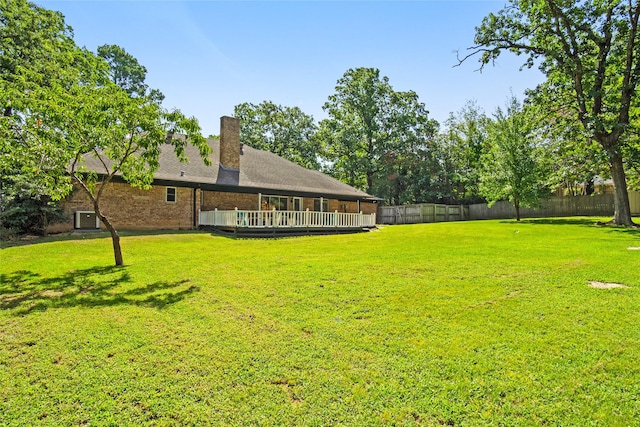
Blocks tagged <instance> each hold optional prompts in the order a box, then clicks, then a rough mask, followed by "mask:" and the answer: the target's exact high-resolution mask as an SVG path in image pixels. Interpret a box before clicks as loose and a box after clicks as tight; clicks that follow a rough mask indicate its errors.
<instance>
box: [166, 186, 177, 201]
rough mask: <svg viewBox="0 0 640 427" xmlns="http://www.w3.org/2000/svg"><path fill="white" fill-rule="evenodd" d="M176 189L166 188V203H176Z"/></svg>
mask: <svg viewBox="0 0 640 427" xmlns="http://www.w3.org/2000/svg"><path fill="white" fill-rule="evenodd" d="M176 193H177V191H176V187H167V197H166V200H167V203H175V202H176V201H177V199H178V198H177V195H176Z"/></svg>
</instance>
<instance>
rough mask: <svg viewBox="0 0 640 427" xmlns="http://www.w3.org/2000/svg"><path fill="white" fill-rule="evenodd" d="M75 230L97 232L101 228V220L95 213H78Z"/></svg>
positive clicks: (76, 213)
mask: <svg viewBox="0 0 640 427" xmlns="http://www.w3.org/2000/svg"><path fill="white" fill-rule="evenodd" d="M74 228H75V229H77V230H95V229H99V228H100V219H99V218H98V216H97V215H96V213H95V212H94V211H76V212H75V218H74Z"/></svg>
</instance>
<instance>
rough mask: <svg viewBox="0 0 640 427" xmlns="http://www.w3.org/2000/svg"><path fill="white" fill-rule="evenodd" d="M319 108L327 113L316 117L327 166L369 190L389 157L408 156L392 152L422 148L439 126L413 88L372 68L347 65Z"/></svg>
mask: <svg viewBox="0 0 640 427" xmlns="http://www.w3.org/2000/svg"><path fill="white" fill-rule="evenodd" d="M323 109H324V110H325V111H326V112H327V114H328V116H329V117H328V118H327V119H325V120H323V121H322V122H321V123H320V132H319V137H320V138H321V141H322V143H323V146H324V155H325V157H326V158H327V159H328V160H329V162H330V168H329V171H330V172H331V173H332V174H333V175H334V176H336V177H337V178H338V179H341V180H342V181H344V182H346V183H348V184H350V185H353V186H355V187H357V188H360V189H362V190H365V191H367V192H369V193H374V192H375V182H376V180H380V179H384V174H385V173H387V172H388V170H389V166H390V165H389V163H388V162H389V161H390V160H391V159H393V158H396V159H402V158H403V157H404V159H405V160H406V156H398V155H395V154H401V153H402V154H404V153H406V152H409V151H412V152H416V150H418V149H426V148H427V146H428V144H427V142H428V140H429V139H430V138H432V137H433V135H434V133H435V130H436V128H437V123H436V122H435V121H433V120H430V119H429V118H428V111H427V110H426V109H425V106H424V104H423V103H421V102H420V101H419V99H418V95H417V94H416V93H415V92H413V91H407V92H396V91H395V90H393V88H392V87H391V85H390V84H389V79H388V78H387V77H381V76H380V71H379V70H378V69H375V68H356V69H349V70H347V72H346V73H345V74H344V75H343V76H342V78H340V79H339V80H338V83H337V86H336V92H335V94H333V95H331V96H329V100H328V101H327V102H326V103H325V104H324V106H323ZM394 155H395V156H394ZM391 166H393V165H391ZM404 166H406V163H405V164H404V165H398V168H399V169H402V168H403V167H404ZM381 174H382V175H383V176H381ZM389 188H392V187H389ZM396 189H397V188H396ZM380 196H381V197H385V195H380ZM385 198H387V199H388V198H389V197H385ZM391 198H397V197H393V196H392V197H391Z"/></svg>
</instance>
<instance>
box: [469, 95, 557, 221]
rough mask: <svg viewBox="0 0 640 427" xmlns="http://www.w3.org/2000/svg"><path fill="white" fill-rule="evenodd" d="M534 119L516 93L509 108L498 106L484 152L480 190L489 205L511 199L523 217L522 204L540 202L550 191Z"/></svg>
mask: <svg viewBox="0 0 640 427" xmlns="http://www.w3.org/2000/svg"><path fill="white" fill-rule="evenodd" d="M532 123H533V121H532V120H531V118H529V117H528V116H527V113H526V112H525V111H523V110H522V109H521V107H520V105H519V103H518V100H517V99H516V98H515V97H512V98H511V99H510V101H509V103H508V105H507V108H506V111H503V110H502V109H500V108H498V109H497V111H496V113H495V121H494V122H492V123H491V124H490V125H489V127H488V135H487V145H488V149H487V151H486V152H485V154H484V155H483V156H482V169H481V175H480V192H481V193H482V195H483V196H484V197H485V198H486V199H487V201H488V202H489V206H491V205H493V204H494V203H495V202H497V201H499V200H509V201H510V202H512V203H513V206H514V208H515V210H516V220H517V221H520V207H521V206H529V207H534V206H536V205H537V204H538V203H539V201H540V199H541V198H542V197H543V196H545V195H548V190H547V188H546V186H545V181H546V176H545V173H544V168H543V165H542V164H541V162H540V155H539V153H538V150H537V148H536V144H535V138H534V129H533V128H532V126H531V124H532Z"/></svg>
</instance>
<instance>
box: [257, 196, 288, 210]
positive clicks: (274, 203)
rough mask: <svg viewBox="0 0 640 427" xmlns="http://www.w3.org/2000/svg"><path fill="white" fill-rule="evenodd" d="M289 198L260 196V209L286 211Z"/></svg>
mask: <svg viewBox="0 0 640 427" xmlns="http://www.w3.org/2000/svg"><path fill="white" fill-rule="evenodd" d="M288 202H289V198H288V197H286V196H265V195H263V196H262V202H261V206H260V209H261V210H263V211H272V210H274V209H275V210H277V211H286V210H287V209H288V206H289V203H288Z"/></svg>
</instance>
